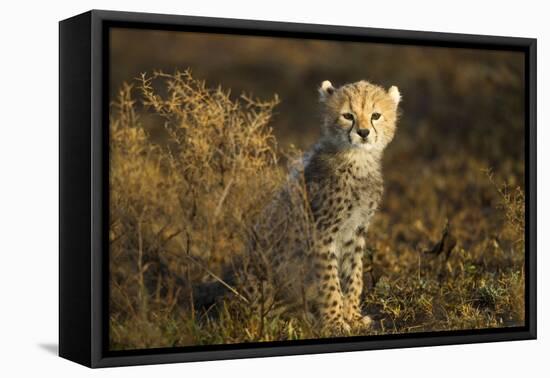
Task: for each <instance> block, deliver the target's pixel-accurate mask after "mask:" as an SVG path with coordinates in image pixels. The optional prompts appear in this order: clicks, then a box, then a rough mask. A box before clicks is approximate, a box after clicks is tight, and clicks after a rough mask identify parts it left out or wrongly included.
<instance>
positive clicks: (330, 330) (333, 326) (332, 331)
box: [323, 319, 351, 336]
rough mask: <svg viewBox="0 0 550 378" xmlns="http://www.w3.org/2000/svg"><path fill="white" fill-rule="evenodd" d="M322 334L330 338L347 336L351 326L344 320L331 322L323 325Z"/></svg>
mask: <svg viewBox="0 0 550 378" xmlns="http://www.w3.org/2000/svg"><path fill="white" fill-rule="evenodd" d="M323 333H325V334H328V335H331V336H340V335H349V334H350V333H351V326H350V325H349V324H348V323H347V322H346V321H345V320H344V319H336V320H331V321H327V322H326V323H325V324H324V326H323Z"/></svg>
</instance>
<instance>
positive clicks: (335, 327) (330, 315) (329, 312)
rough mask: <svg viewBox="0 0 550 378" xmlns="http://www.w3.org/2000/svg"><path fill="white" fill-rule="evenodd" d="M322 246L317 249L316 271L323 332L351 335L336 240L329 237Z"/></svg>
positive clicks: (322, 241) (323, 240)
mask: <svg viewBox="0 0 550 378" xmlns="http://www.w3.org/2000/svg"><path fill="white" fill-rule="evenodd" d="M320 244H321V246H320V248H317V254H316V261H315V270H316V278H317V283H318V285H319V296H318V298H317V303H318V307H319V313H320V315H321V321H322V324H323V330H324V331H326V332H329V333H334V332H336V333H349V331H350V330H351V327H350V325H349V324H348V323H347V322H346V321H345V319H344V303H343V295H342V288H341V285H340V279H339V269H338V268H339V267H338V258H337V255H336V247H335V243H334V238H333V237H332V236H327V237H325V238H324V239H322V240H321V243H320Z"/></svg>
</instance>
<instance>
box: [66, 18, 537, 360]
mask: <svg viewBox="0 0 550 378" xmlns="http://www.w3.org/2000/svg"><path fill="white" fill-rule="evenodd" d="M59 114H60V252H59V253H60V277H59V288H60V290H59V295H60V308H59V312H60V313H59V321H60V327H59V330H60V332H59V344H60V345H59V348H60V349H59V351H60V355H61V356H62V357H65V358H68V359H70V360H73V361H76V362H78V363H81V364H84V365H87V366H90V367H106V366H117V365H135V364H153V363H166V362H182V361H199V360H214V359H227V358H242V357H261V356H275V355H290V354H305V353H321V352H337V351H351V350H367V349H380V348H398V347H412V346H426V345H445V344H456V343H474V342H489V341H505V340H524V339H532V338H535V337H536V303H535V298H536V287H535V283H536V276H535V274H536V269H535V268H536V245H535V240H536V238H535V232H536V224H535V220H536V192H535V190H536V177H535V172H536V167H535V164H536V162H535V156H536V154H535V145H536V143H535V138H536V40H534V39H526V38H513V37H495V36H480V35H463V34H442V33H433V32H414V31H401V30H381V29H370V28H355V27H340V26H325V25H308V24H292V23H278V22H263V21H261V22H260V21H246V20H233V19H215V18H202V17H187V16H171V15H157V14H141V13H122V12H110V11H95V10H94V11H90V12H88V13H85V14H82V15H79V16H75V17H73V18H70V19H67V20H64V21H61V22H60V113H59Z"/></svg>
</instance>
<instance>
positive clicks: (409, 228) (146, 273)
mask: <svg viewBox="0 0 550 378" xmlns="http://www.w3.org/2000/svg"><path fill="white" fill-rule="evenodd" d="M283 100H284V99H283ZM277 103H278V98H277V96H274V97H273V99H271V100H268V101H260V100H257V99H254V98H252V97H251V96H240V97H237V96H232V95H230V94H229V92H227V91H224V90H223V89H221V88H215V89H210V88H208V87H207V86H206V85H205V83H204V82H202V81H200V80H196V79H194V78H193V77H191V75H190V73H189V72H188V71H184V72H176V73H175V74H165V73H162V72H156V73H154V74H152V75H151V76H147V75H143V76H142V77H141V78H139V79H138V80H136V81H135V82H134V83H133V84H132V85H124V86H123V87H122V89H121V90H120V93H119V95H118V97H117V99H116V100H115V101H114V102H113V104H112V109H111V116H110V127H111V144H110V152H111V162H110V163H111V171H110V177H111V235H110V241H111V243H110V270H111V290H110V346H111V348H112V349H114V350H121V349H138V348H154V347H171V346H187V345H197V344H199V345H204V344H219V343H240V342H252V341H272V340H292V339H304V338H317V337H321V336H323V335H321V334H319V333H318V332H317V331H316V330H315V329H314V328H313V327H311V326H310V325H309V324H308V323H307V321H304V320H302V319H297V318H296V319H294V318H290V319H289V318H287V317H284V316H283V317H281V316H278V315H273V316H267V317H265V318H264V317H263V316H257V314H251V313H250V312H247V311H246V306H243V305H242V303H240V302H239V301H238V300H237V299H234V300H227V301H225V302H224V303H223V304H222V305H221V306H220V307H219V308H217V309H216V311H215V313H214V312H210V313H206V314H204V313H203V312H201V311H199V310H198V309H194V308H193V306H192V305H190V304H191V303H193V300H194V298H192V290H191V288H190V285H192V283H197V282H202V281H205V280H212V274H215V275H221V273H222V270H223V268H224V266H226V265H227V264H228V263H230V262H231V261H232V259H233V258H234V257H235V256H238V255H239V254H241V253H242V252H243V250H244V247H245V244H246V240H247V237H248V235H249V233H248V231H247V230H248V229H249V227H250V224H251V223H252V222H253V220H254V219H255V218H256V216H257V215H258V214H259V213H260V212H261V211H262V210H263V208H264V206H265V204H266V203H268V202H269V199H270V198H271V197H272V196H273V195H274V193H276V191H277V189H278V188H279V187H280V186H281V184H282V183H283V181H284V178H285V175H286V169H285V168H284V164H282V162H284V161H285V160H286V157H285V156H286V155H287V152H285V151H282V150H281V148H280V147H278V145H277V140H276V138H275V137H274V133H273V131H272V129H271V124H272V115H273V112H274V109H275V107H276V105H277ZM151 117H153V118H155V122H156V123H159V122H162V124H163V132H162V133H161V135H162V136H161V137H159V133H158V131H157V132H156V133H151V132H150V131H149V129H148V128H147V127H146V124H147V123H148V122H149V120H150V118H151ZM415 135H416V138H417V140H416V141H415V140H407V139H406V138H401V139H399V130H398V136H397V137H396V141H395V142H394V144H392V145H390V147H388V154H387V156H386V158H385V161H384V166H385V169H384V175H385V186H386V188H387V189H386V193H385V198H384V202H383V206H382V209H381V210H380V211H379V213H378V214H377V215H376V216H375V222H374V224H373V225H372V226H371V229H370V230H369V233H368V235H369V241H368V247H369V248H368V253H367V256H366V259H365V286H366V290H365V292H366V293H365V296H364V300H363V307H364V311H365V312H367V313H368V314H370V315H372V316H373V318H374V320H375V321H374V326H373V328H372V329H371V330H370V331H368V332H367V334H381V333H406V332H418V331H437V330H458V329H480V328H493V327H506V326H516V325H522V324H523V322H524V296H523V290H524V269H523V267H524V246H523V235H524V198H523V191H522V188H521V186H519V184H518V183H519V182H521V173H522V171H521V168H518V166H520V165H519V163H518V165H513V164H512V165H506V164H502V165H501V166H499V170H498V171H495V172H494V173H493V172H490V171H488V169H489V168H491V167H489V166H488V165H487V162H486V161H485V160H483V159H480V158H479V157H478V156H476V155H475V154H468V153H462V154H456V153H447V151H445V150H444V148H445V145H444V144H442V143H440V139H439V138H440V137H441V136H440V135H437V134H435V133H432V132H431V129H430V128H429V125H422V124H421V125H419V126H418V129H417V130H415ZM496 135H497V136H498V134H496ZM493 141H494V140H493ZM415 142H418V143H415ZM420 142H422V143H420ZM494 142H495V143H497V142H496V141H494ZM476 143H477V144H479V145H485V144H486V143H487V142H486V141H480V140H476V141H473V142H472V144H474V145H476ZM419 144H421V145H422V146H423V147H424V148H425V150H423V151H420V150H419V149H418V145H419ZM497 144H498V143H497ZM497 147H498V146H497ZM481 148H483V147H481ZM492 148H493V147H492ZM500 153H502V151H501V150H498V151H497V152H496V153H495V154H496V155H498V154H500ZM434 156H436V158H434ZM411 172H414V177H415V180H411V179H410V177H411ZM518 172H519V173H518ZM510 177H512V178H513V179H512V180H508V178H510ZM506 182H511V186H507V185H506ZM445 230H446V231H445ZM444 235H446V236H444ZM438 243H439V245H438ZM438 246H439V247H440V248H437V247H438ZM451 247H452V248H451Z"/></svg>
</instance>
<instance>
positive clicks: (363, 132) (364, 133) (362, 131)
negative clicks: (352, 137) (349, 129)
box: [357, 129, 370, 139]
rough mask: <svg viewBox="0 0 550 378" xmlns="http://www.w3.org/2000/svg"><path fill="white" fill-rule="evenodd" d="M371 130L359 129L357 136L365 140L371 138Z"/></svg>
mask: <svg viewBox="0 0 550 378" xmlns="http://www.w3.org/2000/svg"><path fill="white" fill-rule="evenodd" d="M369 133H370V130H369V129H357V134H359V136H360V137H361V138H363V139H365V138H366V137H368V136H369Z"/></svg>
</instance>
